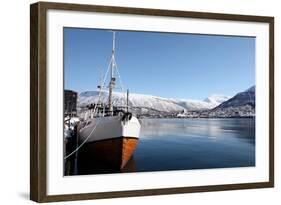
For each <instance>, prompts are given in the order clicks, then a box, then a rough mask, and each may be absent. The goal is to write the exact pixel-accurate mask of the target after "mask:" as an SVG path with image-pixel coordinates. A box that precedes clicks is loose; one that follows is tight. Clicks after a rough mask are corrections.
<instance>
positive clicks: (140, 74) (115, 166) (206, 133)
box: [62, 27, 256, 176]
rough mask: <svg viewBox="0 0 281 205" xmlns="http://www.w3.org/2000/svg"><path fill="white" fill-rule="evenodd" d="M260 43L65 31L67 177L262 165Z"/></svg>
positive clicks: (228, 38)
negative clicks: (258, 142) (258, 151)
mask: <svg viewBox="0 0 281 205" xmlns="http://www.w3.org/2000/svg"><path fill="white" fill-rule="evenodd" d="M255 41H256V38H255V37H254V36H235V35H207V34H192V33H171V32H150V31H131V30H110V29H108V30H107V29H95V28H76V27H64V28H63V71H64V103H63V104H64V105H63V107H64V109H63V112H64V115H63V118H64V119H62V120H63V121H64V123H63V125H64V134H63V139H62V140H63V141H64V143H63V144H64V156H63V157H64V160H63V162H64V176H76V175H95V174H122V173H130V172H160V171H177V170H195V169H221V168H227V169H231V168H242V167H255V165H256V157H255V127H256V126H255V125H256V123H255V85H256V73H255V70H256V68H255V66H256V65H255V62H256V59H255V58H256V56H255V50H256V48H255V46H256V44H255Z"/></svg>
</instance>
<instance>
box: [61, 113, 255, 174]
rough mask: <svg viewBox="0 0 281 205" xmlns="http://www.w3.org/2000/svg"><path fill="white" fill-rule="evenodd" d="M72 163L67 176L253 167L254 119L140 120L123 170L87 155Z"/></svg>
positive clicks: (79, 156)
mask: <svg viewBox="0 0 281 205" xmlns="http://www.w3.org/2000/svg"><path fill="white" fill-rule="evenodd" d="M109 154H110V153H109ZM73 162H75V160H73ZM76 162H77V163H76V164H75V163H70V164H71V165H73V166H75V168H73V169H72V170H74V171H73V172H69V173H68V174H67V175H77V174H78V175H83V174H106V173H122V172H143V171H167V170H187V169H210V168H227V167H249V166H255V119H254V118H232V119H142V120H141V134H140V139H139V143H138V146H137V149H136V151H135V153H134V156H133V158H132V159H131V160H130V161H129V162H128V164H127V165H126V167H125V168H124V169H123V170H113V169H111V168H109V167H107V166H106V165H103V164H102V163H100V162H98V163H97V162H93V158H92V157H91V156H88V155H87V153H86V154H85V155H84V156H83V155H82V154H81V153H78V159H77V160H76ZM75 170H76V171H75Z"/></svg>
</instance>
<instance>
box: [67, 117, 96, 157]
mask: <svg viewBox="0 0 281 205" xmlns="http://www.w3.org/2000/svg"><path fill="white" fill-rule="evenodd" d="M99 123H100V119H99V120H98V121H97V123H96V125H95V127H94V128H93V129H92V131H91V132H90V134H89V135H88V136H87V137H86V139H85V140H84V141H83V142H82V144H80V145H79V146H78V147H77V148H76V149H75V150H74V151H73V152H71V153H70V154H69V155H67V156H66V157H64V159H67V158H68V157H70V156H72V155H73V154H74V153H76V152H77V151H78V150H79V149H80V148H81V147H82V146H83V145H84V144H85V143H86V142H87V141H88V139H89V138H90V136H91V135H92V133H93V132H94V130H95V129H96V127H97V126H98V124H99Z"/></svg>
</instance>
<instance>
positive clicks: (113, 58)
mask: <svg viewBox="0 0 281 205" xmlns="http://www.w3.org/2000/svg"><path fill="white" fill-rule="evenodd" d="M115 66H116V63H115V31H113V40H112V54H111V60H110V82H109V86H108V87H109V97H108V106H109V113H110V115H113V103H112V91H113V89H114V86H115V77H114V69H115Z"/></svg>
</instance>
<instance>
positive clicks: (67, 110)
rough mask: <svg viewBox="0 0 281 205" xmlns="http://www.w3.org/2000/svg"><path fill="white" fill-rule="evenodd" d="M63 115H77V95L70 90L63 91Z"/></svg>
mask: <svg viewBox="0 0 281 205" xmlns="http://www.w3.org/2000/svg"><path fill="white" fill-rule="evenodd" d="M64 114H65V115H76V114H77V93H76V92H74V91H72V90H64Z"/></svg>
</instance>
